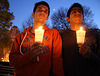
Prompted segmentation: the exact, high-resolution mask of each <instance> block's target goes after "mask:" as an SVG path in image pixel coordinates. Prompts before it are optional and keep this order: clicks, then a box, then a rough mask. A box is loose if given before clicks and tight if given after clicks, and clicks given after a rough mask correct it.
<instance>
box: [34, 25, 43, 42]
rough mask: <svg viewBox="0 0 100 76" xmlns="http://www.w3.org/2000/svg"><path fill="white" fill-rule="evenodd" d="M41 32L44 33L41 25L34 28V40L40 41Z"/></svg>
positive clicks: (41, 38) (41, 37)
mask: <svg viewBox="0 0 100 76" xmlns="http://www.w3.org/2000/svg"><path fill="white" fill-rule="evenodd" d="M43 34H44V30H43V29H42V26H40V27H39V28H38V29H35V42H41V43H42V40H43Z"/></svg>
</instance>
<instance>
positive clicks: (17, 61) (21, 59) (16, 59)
mask: <svg viewBox="0 0 100 76" xmlns="http://www.w3.org/2000/svg"><path fill="white" fill-rule="evenodd" d="M20 43H21V35H18V36H16V38H15V40H14V43H13V45H12V49H11V52H10V54H9V61H10V65H11V66H13V67H14V68H15V69H20V68H22V67H24V66H25V65H28V64H30V63H32V60H31V58H30V56H29V52H27V53H26V54H24V55H21V53H20V51H19V49H20V48H19V47H20Z"/></svg>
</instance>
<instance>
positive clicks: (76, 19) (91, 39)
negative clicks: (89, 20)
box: [61, 3, 100, 76]
mask: <svg viewBox="0 0 100 76" xmlns="http://www.w3.org/2000/svg"><path fill="white" fill-rule="evenodd" d="M66 19H67V21H68V22H69V23H70V28H71V30H66V31H64V32H62V33H61V36H62V45H63V46H62V47H63V49H62V52H63V63H64V73H65V76H100V58H99V57H100V50H99V49H98V45H97V40H96V34H95V32H92V31H86V35H85V38H83V37H84V35H83V36H82V33H81V32H83V31H80V27H82V22H83V20H84V16H83V8H82V6H81V5H80V4H79V3H74V4H73V5H72V6H71V7H70V9H69V10H68V12H67V18H66ZM83 30H84V29H83ZM76 31H77V32H76ZM78 32H79V35H78V36H77V33H78ZM84 34H85V32H84ZM80 38H82V39H80ZM77 39H80V41H79V40H78V41H77ZM84 39H85V42H84ZM82 40H83V41H82ZM99 42H100V41H99Z"/></svg>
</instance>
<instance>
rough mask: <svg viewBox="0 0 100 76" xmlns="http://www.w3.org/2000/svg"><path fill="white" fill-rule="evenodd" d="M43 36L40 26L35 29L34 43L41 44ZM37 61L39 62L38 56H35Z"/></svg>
mask: <svg viewBox="0 0 100 76" xmlns="http://www.w3.org/2000/svg"><path fill="white" fill-rule="evenodd" d="M43 34H44V30H43V29H42V26H40V27H39V28H38V29H35V42H40V43H42V40H43ZM37 61H39V56H37Z"/></svg>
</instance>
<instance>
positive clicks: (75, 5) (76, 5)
mask: <svg viewBox="0 0 100 76" xmlns="http://www.w3.org/2000/svg"><path fill="white" fill-rule="evenodd" d="M74 7H79V8H81V11H82V14H83V7H82V6H81V4H79V3H74V4H73V5H72V6H71V7H70V8H69V10H68V12H67V17H70V13H71V10H72V9H73V8H74ZM83 15H84V14H83Z"/></svg>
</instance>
